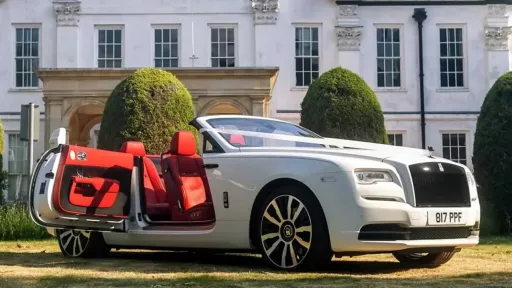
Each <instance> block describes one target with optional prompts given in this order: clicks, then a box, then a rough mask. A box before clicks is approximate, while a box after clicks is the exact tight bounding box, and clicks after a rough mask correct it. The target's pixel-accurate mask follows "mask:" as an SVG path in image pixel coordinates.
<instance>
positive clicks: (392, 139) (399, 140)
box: [388, 134, 404, 146]
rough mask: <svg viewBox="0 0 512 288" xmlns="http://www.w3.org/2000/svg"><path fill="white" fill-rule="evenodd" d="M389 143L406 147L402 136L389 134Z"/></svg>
mask: <svg viewBox="0 0 512 288" xmlns="http://www.w3.org/2000/svg"><path fill="white" fill-rule="evenodd" d="M388 142H389V144H390V145H394V146H404V135H402V134H388Z"/></svg>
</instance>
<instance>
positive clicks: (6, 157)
mask: <svg viewBox="0 0 512 288" xmlns="http://www.w3.org/2000/svg"><path fill="white" fill-rule="evenodd" d="M10 135H20V136H21V131H16V130H9V131H6V132H4V137H5V138H4V155H3V162H4V166H3V167H4V170H6V171H7V180H9V176H10V173H9V146H10V143H9V142H10V139H9V138H10V137H9V136H10ZM20 141H21V140H20ZM27 145H28V143H27ZM26 153H27V157H28V151H26ZM27 162H28V158H27ZM27 165H28V163H27ZM21 174H22V175H27V177H28V179H27V181H30V175H29V173H28V171H26V172H22V173H21ZM28 185H30V183H28ZM27 188H29V187H27ZM27 192H28V191H27ZM5 193H6V194H5V195H4V196H5V199H6V200H9V201H13V200H16V199H8V195H9V189H7V191H5ZM15 197H16V198H17V197H18V195H15Z"/></svg>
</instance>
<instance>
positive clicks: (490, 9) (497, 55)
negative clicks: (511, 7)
mask: <svg viewBox="0 0 512 288" xmlns="http://www.w3.org/2000/svg"><path fill="white" fill-rule="evenodd" d="M506 13H507V5H506V4H493V5H487V21H486V22H487V23H486V26H485V38H486V39H485V40H486V41H485V45H486V47H487V85H488V86H487V88H488V89H490V88H491V87H492V85H494V82H495V81H496V79H498V78H499V77H500V76H501V75H502V74H504V73H505V72H507V71H509V48H508V37H509V35H510V34H511V32H512V27H511V26H508V16H506Z"/></svg>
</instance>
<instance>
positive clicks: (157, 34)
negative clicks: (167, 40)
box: [155, 29, 162, 43]
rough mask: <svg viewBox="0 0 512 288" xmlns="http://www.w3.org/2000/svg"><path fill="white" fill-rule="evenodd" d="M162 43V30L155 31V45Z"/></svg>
mask: <svg viewBox="0 0 512 288" xmlns="http://www.w3.org/2000/svg"><path fill="white" fill-rule="evenodd" d="M161 42H162V29H155V43H161Z"/></svg>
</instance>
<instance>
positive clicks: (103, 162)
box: [52, 145, 133, 218]
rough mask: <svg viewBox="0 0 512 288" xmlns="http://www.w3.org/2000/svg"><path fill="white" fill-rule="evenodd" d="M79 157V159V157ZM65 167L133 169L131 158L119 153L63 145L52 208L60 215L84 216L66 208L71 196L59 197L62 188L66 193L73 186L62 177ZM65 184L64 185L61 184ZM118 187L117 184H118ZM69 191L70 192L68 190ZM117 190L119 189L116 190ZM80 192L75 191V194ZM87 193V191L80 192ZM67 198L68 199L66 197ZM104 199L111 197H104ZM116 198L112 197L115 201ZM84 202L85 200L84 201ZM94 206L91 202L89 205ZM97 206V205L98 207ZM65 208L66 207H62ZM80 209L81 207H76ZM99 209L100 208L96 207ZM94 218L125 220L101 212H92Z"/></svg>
mask: <svg viewBox="0 0 512 288" xmlns="http://www.w3.org/2000/svg"><path fill="white" fill-rule="evenodd" d="M79 156H80V157H79ZM66 167H84V169H87V168H89V167H94V168H98V169H102V168H107V169H110V168H116V169H118V170H124V171H131V170H132V169H133V156H129V155H126V154H124V153H120V152H114V151H106V150H99V149H94V148H89V147H82V146H76V145H64V147H63V149H62V153H61V158H60V162H59V169H58V171H57V173H56V175H55V183H56V184H55V185H54V187H53V195H52V201H53V205H54V207H55V208H56V209H57V210H58V211H59V212H61V213H66V214H72V215H86V214H88V213H87V212H86V211H85V210H83V209H82V210H81V209H77V210H75V209H71V208H70V207H69V206H66V204H65V203H66V202H68V203H71V199H69V198H70V197H71V195H61V192H62V191H63V188H64V187H66V189H64V190H66V192H67V191H71V188H67V187H70V186H71V185H72V184H73V182H72V181H73V180H72V179H71V178H66V177H64V171H66ZM68 181H70V182H69V183H70V186H67V185H68ZM64 182H65V184H63V183H64ZM118 185H119V182H118ZM68 189H70V190H68ZM118 190H119V188H118ZM79 192H80V191H78V190H77V194H80V193H79ZM82 192H87V191H82ZM107 194H109V195H110V194H115V193H107ZM68 196H69V197H68ZM77 196H79V195H74V196H73V197H77ZM105 197H107V198H108V197H111V196H108V195H105ZM115 199H116V197H114V201H115ZM73 201H78V202H75V203H84V202H82V200H78V198H74V199H73ZM84 201H85V200H84ZM104 201H106V202H105V203H108V201H107V199H105V200H104ZM92 204H95V203H92V202H91V205H92ZM99 204H101V205H105V206H108V205H107V204H104V203H99ZM99 204H98V205H99ZM64 206H66V207H64ZM78 207H81V206H78ZM81 208H82V207H81ZM91 208H92V207H91ZM98 208H101V207H98ZM94 216H98V217H108V218H127V217H128V216H127V215H118V214H115V215H114V214H111V213H102V212H97V211H95V212H94Z"/></svg>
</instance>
